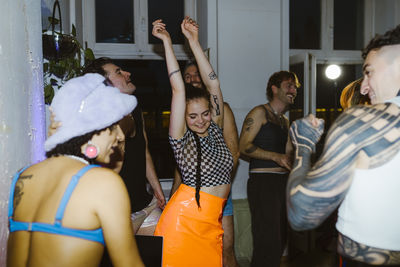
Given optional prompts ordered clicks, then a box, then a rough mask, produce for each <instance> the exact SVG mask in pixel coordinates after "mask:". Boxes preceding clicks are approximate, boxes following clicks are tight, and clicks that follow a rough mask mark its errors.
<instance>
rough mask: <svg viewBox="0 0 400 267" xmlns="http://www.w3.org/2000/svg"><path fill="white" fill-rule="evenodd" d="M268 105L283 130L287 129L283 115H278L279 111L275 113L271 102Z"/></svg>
mask: <svg viewBox="0 0 400 267" xmlns="http://www.w3.org/2000/svg"><path fill="white" fill-rule="evenodd" d="M267 105H268V107H269V108H270V109H271V111H272V114H274V116H275V119H276V120H277V121H278V122H279V126H280V127H281V128H282V129H283V128H285V118H284V117H283V115H282V114H280V113H278V112H277V111H275V109H274V108H273V107H272V106H271V104H270V103H269V102H268V103H267Z"/></svg>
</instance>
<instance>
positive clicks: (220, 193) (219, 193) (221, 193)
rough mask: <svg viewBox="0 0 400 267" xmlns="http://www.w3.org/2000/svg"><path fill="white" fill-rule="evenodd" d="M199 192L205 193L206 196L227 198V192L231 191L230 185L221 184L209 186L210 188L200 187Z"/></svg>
mask: <svg viewBox="0 0 400 267" xmlns="http://www.w3.org/2000/svg"><path fill="white" fill-rule="evenodd" d="M200 191H202V192H205V193H207V194H210V195H213V196H216V197H220V198H224V199H226V198H228V195H229V192H230V191H231V185H230V184H222V185H217V186H210V187H205V186H203V187H200Z"/></svg>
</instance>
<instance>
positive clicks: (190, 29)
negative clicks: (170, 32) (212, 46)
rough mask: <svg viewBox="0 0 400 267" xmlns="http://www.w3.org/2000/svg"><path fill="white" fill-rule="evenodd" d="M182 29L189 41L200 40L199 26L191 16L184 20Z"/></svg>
mask: <svg viewBox="0 0 400 267" xmlns="http://www.w3.org/2000/svg"><path fill="white" fill-rule="evenodd" d="M181 29H182V33H183V35H185V37H186V39H188V40H189V41H198V40H199V25H198V24H197V23H196V21H195V20H193V19H191V18H190V17H189V16H186V17H185V18H184V19H183V21H182V23H181Z"/></svg>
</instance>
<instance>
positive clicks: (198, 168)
mask: <svg viewBox="0 0 400 267" xmlns="http://www.w3.org/2000/svg"><path fill="white" fill-rule="evenodd" d="M190 131H191V132H192V134H193V136H194V140H195V141H196V151H197V166H196V195H195V196H196V202H197V206H198V207H199V208H201V207H200V187H201V143H200V138H199V136H198V135H197V134H196V133H195V132H193V131H192V130H190Z"/></svg>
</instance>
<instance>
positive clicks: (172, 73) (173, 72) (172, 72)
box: [168, 70, 180, 78]
mask: <svg viewBox="0 0 400 267" xmlns="http://www.w3.org/2000/svg"><path fill="white" fill-rule="evenodd" d="M178 72H180V70H174V71H171V73H170V74H169V75H168V78H171V76H172V75H174V74H175V73H178Z"/></svg>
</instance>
